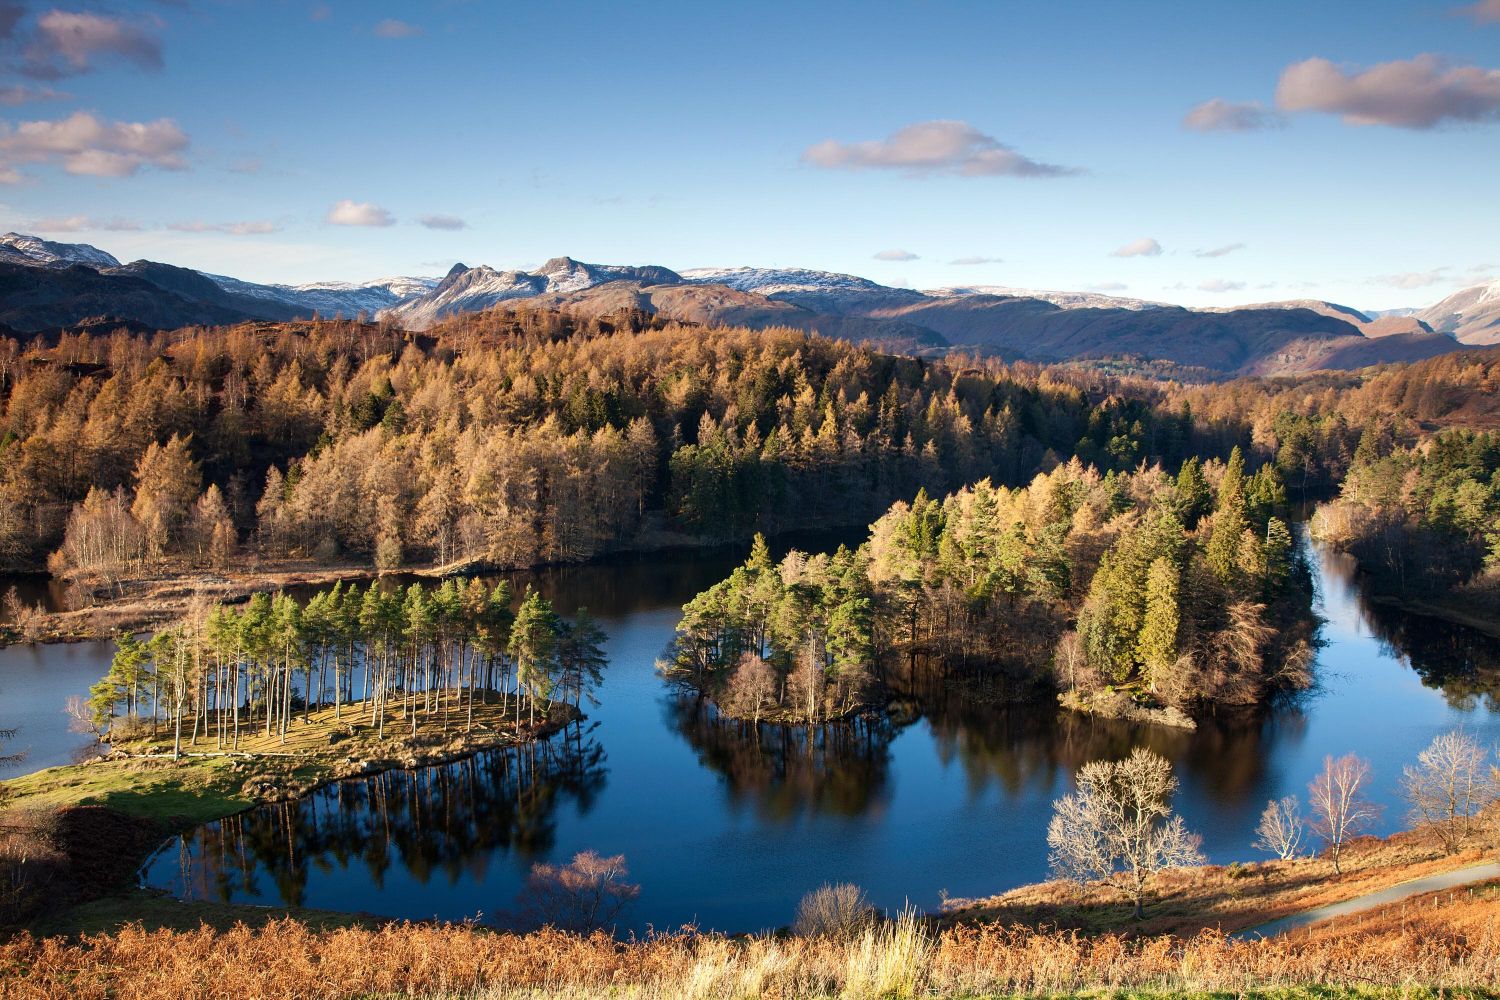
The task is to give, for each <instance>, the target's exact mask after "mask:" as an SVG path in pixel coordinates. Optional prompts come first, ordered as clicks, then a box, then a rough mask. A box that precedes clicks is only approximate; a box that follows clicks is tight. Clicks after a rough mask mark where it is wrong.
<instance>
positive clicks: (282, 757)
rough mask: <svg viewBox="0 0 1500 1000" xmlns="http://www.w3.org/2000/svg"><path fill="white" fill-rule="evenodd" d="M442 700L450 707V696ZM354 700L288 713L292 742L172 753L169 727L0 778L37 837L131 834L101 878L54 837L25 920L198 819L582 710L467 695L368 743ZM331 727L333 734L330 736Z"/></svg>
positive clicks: (512, 737) (112, 886)
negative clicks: (45, 886) (94, 826)
mask: <svg viewBox="0 0 1500 1000" xmlns="http://www.w3.org/2000/svg"><path fill="white" fill-rule="evenodd" d="M438 705H439V707H441V706H442V701H440V702H439V703H438ZM453 705H454V706H457V707H461V705H460V703H459V702H457V701H456V700H455V701H454V702H453ZM361 707H363V703H358V702H357V703H354V704H353V705H345V706H344V707H343V708H344V714H345V716H346V717H345V719H344V720H342V721H340V722H331V716H332V715H333V709H331V708H323V709H320V710H319V711H318V712H316V713H313V720H312V721H311V722H304V721H303V720H302V719H300V718H299V719H297V720H296V721H295V723H294V724H293V725H292V726H290V727H289V729H288V735H289V736H292V737H295V738H296V739H297V740H298V744H299V746H298V748H295V749H292V750H287V751H268V750H260V751H253V750H249V749H246V750H238V751H237V750H233V749H208V750H203V749H195V748H194V747H193V745H191V744H187V743H184V745H183V754H182V757H181V758H180V759H174V758H173V754H172V749H171V747H172V733H171V731H170V730H166V729H164V731H163V732H161V733H160V734H158V735H156V736H154V737H149V738H135V739H132V740H128V741H122V744H120V745H117V746H115V748H113V749H111V750H110V752H108V753H106V754H104V755H103V756H101V757H98V758H95V759H93V760H89V761H85V762H82V763H78V764H63V765H58V766H56V767H50V768H45V769H43V770H41V771H35V772H32V773H31V774H27V775H22V776H20V777H17V778H13V779H10V780H7V781H5V782H3V783H0V784H3V786H4V788H5V790H6V791H8V792H9V793H10V795H9V798H8V801H7V802H6V804H5V806H4V807H3V808H0V816H4V815H12V816H17V817H23V818H26V817H30V818H34V819H35V818H40V819H41V821H42V822H43V823H45V826H44V827H43V828H42V829H43V830H45V831H50V833H49V834H48V835H51V836H56V835H57V832H58V830H59V829H63V828H66V827H68V826H70V825H71V824H70V823H69V822H68V821H69V820H70V819H71V818H75V817H83V818H84V819H89V818H90V817H91V818H92V819H93V821H95V822H97V821H100V820H103V821H107V822H108V823H111V824H114V825H115V826H117V827H123V828H127V829H128V830H129V831H130V833H131V837H130V840H131V841H132V842H133V843H132V847H131V849H127V850H126V851H124V852H123V854H121V855H118V856H115V857H113V858H111V868H112V874H111V875H110V876H108V877H107V878H106V879H105V880H104V882H103V883H101V882H100V881H99V880H98V879H97V876H92V877H91V874H89V873H85V872H84V871H83V869H85V868H89V869H92V867H93V866H92V865H91V864H90V862H89V861H88V860H87V859H86V858H84V855H85V854H86V853H87V852H88V851H89V850H90V849H93V848H95V847H96V845H94V844H92V843H89V841H90V840H92V839H94V838H93V837H92V835H91V834H89V833H84V834H83V835H82V838H81V839H80V838H78V837H74V838H68V837H63V841H64V842H63V843H62V844H61V845H60V848H59V851H60V854H61V857H62V858H63V859H64V860H63V861H62V863H61V866H60V868H59V869H58V872H57V876H56V881H57V883H59V884H58V885H56V886H54V887H53V888H54V889H55V890H59V891H60V896H59V895H53V894H49V895H50V898H49V900H48V901H45V902H43V903H42V904H41V906H40V912H39V913H38V914H36V915H34V919H46V918H47V917H48V916H49V915H50V916H57V915H58V913H59V912H63V911H67V910H70V909H72V908H74V907H76V906H81V905H86V904H88V903H91V902H94V901H96V900H100V899H106V898H111V897H117V896H120V895H122V893H128V892H129V891H130V889H131V888H132V887H131V886H130V885H129V884H128V883H129V881H130V880H131V879H132V878H136V877H138V875H139V873H140V871H141V869H142V867H143V866H144V865H145V864H146V863H147V862H148V861H149V860H150V859H151V858H152V857H154V856H155V855H156V854H157V853H158V852H159V851H160V850H161V849H162V848H163V847H164V846H166V845H167V844H168V843H170V841H171V839H172V838H173V837H176V836H180V835H182V834H184V833H186V832H188V831H190V830H192V829H194V828H196V827H198V826H202V825H204V824H206V823H214V822H219V821H221V820H225V819H229V818H231V817H233V816H236V815H239V814H241V813H244V812H248V811H250V810H252V809H256V808H259V807H261V806H265V805H271V804H275V803H281V802H295V801H298V800H300V799H302V798H305V797H306V796H308V795H310V794H312V793H314V792H316V791H317V790H319V789H321V788H324V787H326V786H328V785H332V784H335V783H337V782H340V781H346V780H349V779H354V778H366V777H372V776H375V775H378V774H383V773H387V772H391V771H404V770H417V769H421V768H427V767H439V766H442V765H445V764H451V763H454V762H457V761H461V760H466V759H469V758H471V757H476V756H479V755H481V754H484V753H490V752H494V751H501V750H508V749H513V748H520V747H525V746H534V745H537V744H541V743H544V742H546V741H547V740H549V739H550V738H552V737H553V736H555V735H557V734H558V733H560V732H563V731H564V730H566V729H567V728H568V727H569V726H572V725H574V724H575V723H579V722H582V721H583V720H584V719H586V718H587V716H586V715H585V714H584V713H582V712H580V711H578V710H577V709H575V708H574V707H573V706H571V705H563V704H557V705H553V706H551V707H550V710H549V712H548V713H547V715H546V716H545V717H543V718H542V719H541V720H539V721H538V723H537V724H535V725H530V726H528V725H526V724H525V723H524V722H523V721H522V720H521V718H520V714H521V706H520V702H519V699H516V698H512V697H508V696H507V697H506V698H505V700H504V701H503V702H502V703H498V704H496V703H490V704H486V705H484V706H482V709H481V706H478V705H476V706H475V707H476V709H477V711H476V712H475V725H474V727H473V728H472V729H470V730H469V731H467V732H465V731H463V729H462V728H461V727H462V724H463V716H462V715H461V714H459V712H458V710H457V707H455V709H454V718H453V725H452V727H451V730H450V731H448V732H443V731H441V730H438V731H437V732H434V729H435V728H436V727H437V726H438V725H440V724H441V720H442V716H441V715H437V714H434V715H433V716H432V717H430V718H429V719H427V720H426V721H425V722H421V723H419V726H418V732H417V735H416V736H415V737H413V736H411V735H410V733H409V731H408V730H407V729H406V726H407V725H408V722H407V720H403V719H400V718H399V717H392V716H388V717H387V725H388V729H389V730H392V731H393V732H394V733H395V735H388V736H387V738H386V739H384V740H380V741H379V742H374V743H371V742H370V737H371V735H372V734H373V733H374V727H372V726H370V725H369V723H368V722H366V721H364V720H365V716H364V715H363V714H362V713H360V711H359V709H360V708H361ZM507 717H510V718H511V719H513V722H512V723H511V724H510V725H509V726H499V725H495V724H494V723H495V722H497V721H500V720H504V719H506V718H507ZM392 723H394V724H392ZM345 732H347V735H344V734H345ZM335 735H337V736H338V738H337V739H333V738H331V737H333V736H335ZM266 739H271V740H275V739H277V737H274V736H273V737H269V738H267V737H263V736H256V737H253V738H243V737H242V743H253V742H255V741H257V740H266ZM205 743H206V744H207V746H208V747H210V748H212V747H213V744H214V741H213V739H212V738H210V739H208V740H206V741H205ZM201 745H202V744H200V746H201ZM355 751H358V752H355ZM85 825H88V824H85ZM74 841H76V842H74Z"/></svg>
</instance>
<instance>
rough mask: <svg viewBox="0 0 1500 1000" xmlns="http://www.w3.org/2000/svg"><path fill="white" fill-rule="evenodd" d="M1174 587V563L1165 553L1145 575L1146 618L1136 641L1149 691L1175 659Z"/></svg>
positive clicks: (1178, 620)
mask: <svg viewBox="0 0 1500 1000" xmlns="http://www.w3.org/2000/svg"><path fill="white" fill-rule="evenodd" d="M1177 589H1178V571H1177V565H1176V564H1175V563H1174V562H1172V560H1170V559H1168V558H1167V557H1165V556H1162V557H1161V558H1158V559H1157V560H1156V561H1155V562H1153V563H1152V564H1151V569H1150V570H1149V571H1148V572H1147V574H1146V620H1145V623H1144V624H1143V625H1142V626H1141V634H1140V638H1139V639H1138V640H1137V643H1136V655H1137V656H1138V657H1140V661H1141V665H1142V667H1143V669H1144V670H1145V674H1146V679H1147V682H1148V683H1149V684H1150V687H1151V690H1153V691H1155V690H1156V688H1157V684H1158V682H1159V681H1160V679H1161V678H1162V677H1163V676H1164V675H1165V673H1166V671H1167V670H1168V669H1170V668H1171V666H1172V664H1173V663H1174V662H1176V660H1177V631H1178V627H1179V625H1180V623H1181V611H1180V609H1179V608H1178V603H1177Z"/></svg>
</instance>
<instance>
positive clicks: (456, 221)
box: [417, 215, 469, 232]
mask: <svg viewBox="0 0 1500 1000" xmlns="http://www.w3.org/2000/svg"><path fill="white" fill-rule="evenodd" d="M417 222H418V223H419V224H420V225H423V226H426V227H427V228H428V229H444V230H448V231H450V232H451V231H456V230H459V229H468V228H469V224H468V223H467V222H465V221H464V220H463V219H460V218H459V217H458V216H456V215H423V216H420V217H418V219H417Z"/></svg>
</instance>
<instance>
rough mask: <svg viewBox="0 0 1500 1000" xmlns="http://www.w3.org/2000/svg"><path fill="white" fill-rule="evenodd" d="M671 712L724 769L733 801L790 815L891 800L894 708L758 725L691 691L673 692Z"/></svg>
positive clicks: (702, 754) (778, 817) (704, 754)
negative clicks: (818, 722) (817, 721)
mask: <svg viewBox="0 0 1500 1000" xmlns="http://www.w3.org/2000/svg"><path fill="white" fill-rule="evenodd" d="M666 714H667V722H668V724H669V725H670V726H672V727H673V728H674V729H675V730H676V731H677V732H678V733H679V734H681V735H682V737H683V738H684V739H686V740H687V741H688V743H689V744H690V745H691V746H692V747H693V750H694V751H695V752H696V754H697V756H698V761H699V763H700V764H702V765H703V766H704V767H707V768H709V769H711V770H712V771H714V772H715V773H717V774H720V775H722V776H723V777H724V779H725V782H726V785H727V787H728V790H729V801H730V802H731V803H732V804H733V805H734V806H735V807H736V808H745V807H749V808H750V809H752V810H753V811H754V813H755V815H756V816H758V817H760V818H761V819H766V820H774V821H786V820H790V819H793V818H795V817H797V816H799V815H801V814H803V813H805V812H808V811H811V812H816V813H827V814H830V815H834V816H860V815H864V814H865V813H867V812H869V811H870V810H872V809H878V808H883V807H884V805H885V804H886V803H887V802H888V801H889V794H888V789H887V779H888V776H889V769H890V758H891V752H890V747H891V741H892V740H893V739H894V738H895V736H896V733H897V731H898V728H899V724H898V723H897V722H896V721H894V720H893V718H892V717H890V716H884V715H873V716H868V717H861V718H858V719H856V720H854V721H853V722H846V723H839V724H836V725H826V726H781V725H772V724H770V723H766V722H762V723H760V724H759V725H756V724H755V723H751V722H743V721H740V720H737V719H729V718H725V717H724V716H721V715H720V714H719V713H718V712H717V711H716V710H715V709H714V707H713V705H712V704H710V703H709V702H708V701H707V700H705V699H703V698H701V697H698V696H697V695H693V694H688V693H679V694H675V695H673V696H672V697H670V698H669V699H668V700H667V713H666Z"/></svg>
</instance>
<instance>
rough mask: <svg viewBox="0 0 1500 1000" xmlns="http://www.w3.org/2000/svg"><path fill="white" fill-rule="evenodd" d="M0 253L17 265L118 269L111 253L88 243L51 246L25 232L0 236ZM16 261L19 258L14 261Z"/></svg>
mask: <svg viewBox="0 0 1500 1000" xmlns="http://www.w3.org/2000/svg"><path fill="white" fill-rule="evenodd" d="M0 254H3V255H4V256H5V257H8V258H10V259H11V260H13V261H16V262H17V263H23V264H25V263H29V264H41V265H44V266H54V267H55V266H59V265H62V266H66V265H68V264H87V265H88V266H90V267H119V266H120V262H119V260H117V259H116V258H115V256H114V255H113V254H108V253H105V252H104V251H103V250H100V249H99V248H98V247H96V246H90V245H89V244H87V243H54V242H52V241H51V240H44V239H42V238H41V237H40V236H32V235H30V234H28V233H6V234H5V235H4V236H0ZM17 258H20V259H19V260H17Z"/></svg>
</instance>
